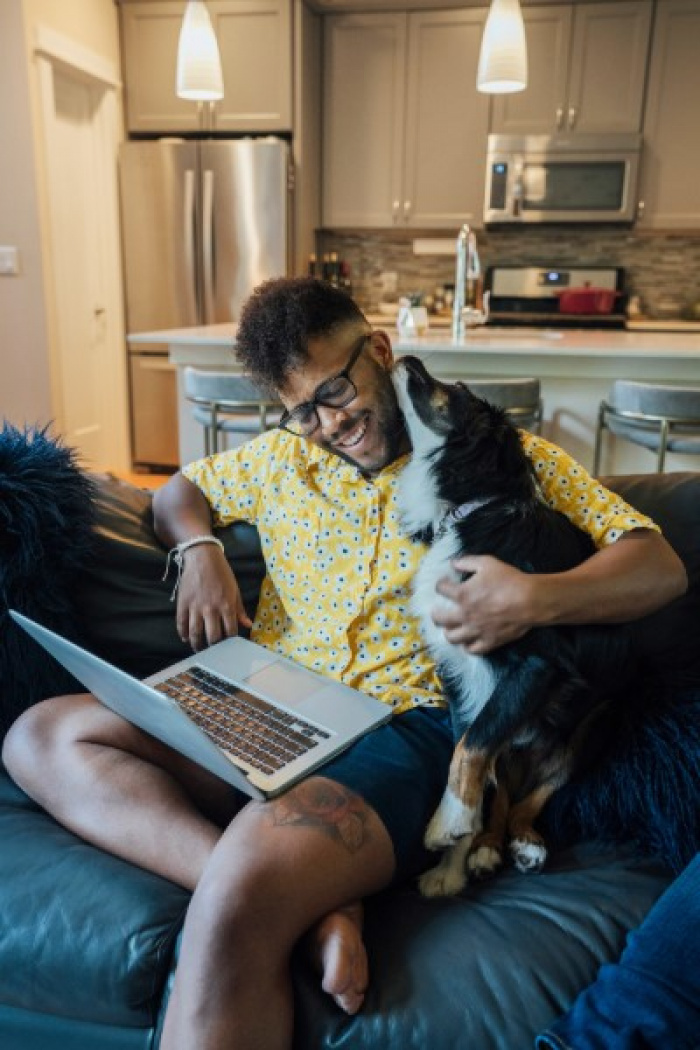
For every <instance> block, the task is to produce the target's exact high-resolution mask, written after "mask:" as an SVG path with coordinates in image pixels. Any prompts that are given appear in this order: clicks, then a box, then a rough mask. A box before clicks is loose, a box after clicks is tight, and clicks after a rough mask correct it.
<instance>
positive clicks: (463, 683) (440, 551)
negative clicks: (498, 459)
mask: <svg viewBox="0 0 700 1050" xmlns="http://www.w3.org/2000/svg"><path fill="white" fill-rule="evenodd" d="M400 400H401V404H402V408H403V410H404V413H405V414H407V416H408V417H409V419H410V429H411V440H412V442H413V458H412V459H411V462H410V463H409V464H407V466H406V467H405V469H404V472H403V474H402V475H401V485H400V489H399V507H400V511H401V521H402V524H403V527H404V528H405V529H406V531H407V532H418V531H419V530H421V529H424V528H426V526H428V525H432V527H433V529H435V530H436V529H437V528H438V525H439V523H440V522H441V521H442V519H443V518H444V516H445V514H446V513H447V512H448V510H449V505H448V504H447V503H446V502H445V501H444V500H441V499H439V497H438V494H437V491H436V486H435V480H434V478H433V475H432V472H431V469H430V464H431V462H432V457H433V456H434V455H435V454H436V453H437V450H438V449H439V447H440V439H439V438H438V437H437V435H435V434H433V433H432V431H430V430H429V429H428V428H427V427H425V426H423V425H422V424H421V423H420V421H419V420H418V418H417V416H416V414H415V411H414V409H413V406H412V405H411V403H410V401H409V400H408V398H407V397H406V396H405V395H404V396H403V397H402V398H400ZM458 555H459V548H458V546H457V536H456V533H455V529H454V526H452V527H450V528H448V529H447V531H446V533H445V535H444V536H441V537H440V538H439V539H436V540H435V542H434V543H433V545H432V547H431V548H430V550H429V551H428V552H427V554H426V556H425V558H424V559H423V561H422V562H421V565H420V567H419V569H418V572H417V573H416V578H415V580H414V584H413V598H412V608H413V612H414V613H415V615H416V616H417V617H418V618H419V619H420V621H421V626H422V630H423V636H424V638H425V640H426V642H427V643H428V647H429V649H430V652H431V654H432V656H433V659H434V660H435V662H436V663H438V664H439V665H440V672H441V674H442V675H443V677H447V678H449V679H450V680H451V681H452V682H454V684H455V685H456V686H457V690H458V695H459V696H460V697H461V704H460V709H461V714H462V717H463V718H464V719H465V720H467V721H468V722H473V721H474V719H475V718H476V716H477V715H478V714H479V712H480V711H481V709H482V708H483V707H484V705H485V704H486V703H487V701H488V699H489V697H490V696H491V693H492V691H493V687H494V680H493V675H492V672H491V668H490V665H489V664H488V662H487V661H486V660H484V659H483V658H482V657H480V656H477V655H475V654H473V653H469V652H467V650H466V649H464V648H463V647H462V646H461V645H453V644H452V643H451V642H448V641H447V639H446V638H445V633H444V630H443V628H442V627H437V626H436V625H435V624H434V623H433V619H432V612H433V610H434V609H435V608H436V607H438V606H439V605H440V604H450V605H451V604H452V603H451V602H450V601H449V599H447V598H444V597H442V596H441V595H439V594H438V593H437V591H436V586H437V583H438V580H441V579H442V578H443V577H444V576H451V577H452V578H454V579H456V578H457V576H456V574H455V571H454V569H453V568H452V565H451V562H452V560H453V559H454V558H456V557H457V556H458Z"/></svg>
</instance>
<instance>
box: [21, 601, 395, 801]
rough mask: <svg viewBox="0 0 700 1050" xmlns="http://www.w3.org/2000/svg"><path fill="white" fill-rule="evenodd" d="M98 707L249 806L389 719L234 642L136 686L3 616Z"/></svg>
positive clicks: (70, 646)
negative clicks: (216, 778)
mask: <svg viewBox="0 0 700 1050" xmlns="http://www.w3.org/2000/svg"><path fill="white" fill-rule="evenodd" d="M10 616H11V617H12V619H13V620H15V622H16V623H18V624H19V625H20V626H21V627H23V628H24V630H25V631H27V633H28V634H30V635H31V636H32V638H34V639H36V641H37V642H39V643H40V644H41V645H42V646H43V647H44V648H45V649H47V650H48V652H50V653H51V655H52V656H54V657H55V658H56V660H58V662H59V663H60V664H63V666H64V667H66V668H67V669H68V670H69V671H70V672H71V674H72V675H73V676H74V677H75V678H77V679H78V681H79V682H82V683H83V685H84V686H86V687H87V688H88V689H89V690H90V692H92V693H93V694H94V695H95V696H96V697H97V699H98V700H100V701H101V702H102V703H103V704H104V705H105V706H106V707H109V708H111V710H112V711H115V712H116V713H117V714H118V715H121V716H122V718H125V719H127V720H128V721H129V722H132V723H133V724H134V725H136V726H139V728H141V729H143V730H145V731H146V732H147V733H150V734H151V736H154V737H156V738H157V739H158V740H162V741H163V743H164V744H168V745H169V746H170V747H172V748H174V749H175V750H176V751H180V752H181V753H182V754H183V755H187V757H188V758H191V759H193V760H194V761H195V762H198V763H199V764H200V765H201V766H204V767H205V768H206V769H208V770H210V771H211V772H212V773H215V774H216V775H217V776H219V777H221V779H222V780H225V781H227V782H228V783H229V784H232V785H233V787H236V788H239V789H240V790H241V791H244V792H246V794H248V795H250V796H251V797H252V798H256V799H264V798H272V797H273V796H274V795H278V794H279V793H280V792H282V791H286V790H287V788H289V787H290V786H291V785H292V784H294V783H296V781H298V780H301V779H302V778H303V777H305V776H307V775H308V774H309V773H311V772H312V771H313V770H315V769H318V767H319V766H321V765H323V763H324V762H327V761H328V760H329V759H331V758H333V757H334V756H335V755H337V754H338V752H340V751H342V750H343V749H344V748H346V747H348V745H349V744H352V743H353V741H355V740H357V739H358V738H359V737H361V736H364V734H365V733H367V732H369V731H370V730H371V729H375V728H376V727H377V726H379V725H381V724H382V723H383V722H387V721H388V720H389V718H390V717H391V709H390V708H389V707H388V705H386V704H383V703H381V702H380V701H379V700H376V699H374V697H371V696H367V695H365V694H364V693H360V692H358V691H357V690H356V689H351V688H350V687H349V686H346V685H342V684H341V683H340V682H335V681H333V679H331V678H325V677H324V676H323V675H319V674H316V673H315V672H314V671H308V670H307V669H306V668H305V667H302V666H301V665H300V664H297V663H295V662H294V661H293V660H288V659H287V658H286V657H283V656H278V655H277V654H276V653H272V652H270V651H269V650H267V649H264V648H263V647H262V646H260V645H255V644H254V643H253V642H249V641H246V640H245V639H244V638H228V639H226V640H225V641H223V642H219V643H218V644H216V645H212V646H211V647H210V648H209V649H205V650H204V651H203V652H201V653H196V654H194V655H193V656H190V657H187V659H185V660H181V661H180V662H179V663H176V664H173V665H172V666H171V667H168V668H166V669H165V670H164V671H159V672H158V673H157V674H154V675H151V676H150V678H146V679H145V680H144V681H143V682H141V681H139V679H137V678H133V677H132V676H131V675H129V674H127V673H126V672H125V671H120V670H119V669H118V668H116V667H114V666H113V665H112V664H110V663H107V661H106V660H102V659H101V658H100V657H99V656H95V655H94V654H93V653H89V652H87V651H86V650H85V649H81V647H80V646H79V645H75V644H74V643H73V642H69V641H68V640H67V639H65V638H62V637H61V636H60V635H58V634H55V633H54V632H53V631H50V630H48V628H46V627H42V626H41V624H38V623H35V622H34V620H30V619H29V618H28V617H27V616H23V615H22V614H21V613H18V612H15V611H14V610H13V609H10Z"/></svg>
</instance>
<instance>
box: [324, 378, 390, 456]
mask: <svg viewBox="0 0 700 1050" xmlns="http://www.w3.org/2000/svg"><path fill="white" fill-rule="evenodd" d="M375 367H376V371H377V396H376V403H375V405H374V408H373V409H372V416H373V420H372V421H371V425H375V426H376V428H377V430H378V432H379V433H380V434H381V437H382V439H383V443H384V450H383V455H382V457H381V460H380V461H378V462H376V463H366V464H365V463H360V462H359V461H358V460H356V459H354V458H353V457H352V456H351V455H350V454H349V453H347V452H344V451H343V449H340V448H338V447H337V446H336V445H335V444H334V443H332V442H326V441H323V442H320V444H321V446H322V447H323V448H325V449H326V450H327V451H328V452H332V453H334V454H335V455H336V456H338V457H339V458H340V459H344V460H346V461H347V462H348V463H352V465H353V466H354V467H357V469H358V470H360V471H361V472H362V473H363V474H368V475H371V474H376V473H377V472H378V471H380V470H383V468H384V467H386V466H388V465H389V464H390V463H393V462H394V460H396V459H398V457H399V456H400V455H402V454H403V453H404V452H408V451H409V449H410V444H409V441H408V435H407V431H406V426H405V424H404V419H403V415H402V413H401V409H400V408H399V403H398V401H397V399H396V391H395V390H394V384H393V383H392V381H391V376H390V373H389V372H386V371H385V370H384V369H383V368H380V367H379V366H378V365H376V366H375ZM363 415H364V413H362V412H360V413H358V415H357V416H355V417H353V419H352V420H351V421H350V422H349V423H348V425H347V426H346V427H344V428H343V432H342V433H341V434H339V435H338V438H339V439H342V436H343V433H345V434H349V433H350V431H351V430H352V429H353V428H354V427H356V426H357V423H358V421H359V420H360V419H361V418H362V416H363Z"/></svg>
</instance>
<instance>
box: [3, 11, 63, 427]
mask: <svg viewBox="0 0 700 1050" xmlns="http://www.w3.org/2000/svg"><path fill="white" fill-rule="evenodd" d="M0 40H2V41H3V62H0V142H2V143H3V147H2V149H1V150H0V244H2V245H14V246H16V247H17V248H19V252H20V266H21V269H20V274H19V276H18V277H0V418H2V417H5V418H7V419H9V420H10V421H11V422H13V423H15V424H23V423H25V422H27V423H33V422H47V421H48V420H49V419H50V418H51V395H50V380H49V365H48V346H47V333H46V325H45V314H44V282H43V275H42V251H41V230H40V224H39V208H38V195H37V184H36V174H35V153H34V137H33V132H32V120H31V110H30V94H29V69H28V66H27V57H26V47H25V32H24V12H23V5H22V3H21V0H3V2H2V3H0Z"/></svg>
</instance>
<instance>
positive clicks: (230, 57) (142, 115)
mask: <svg viewBox="0 0 700 1050" xmlns="http://www.w3.org/2000/svg"><path fill="white" fill-rule="evenodd" d="M290 8H291V0H208V3H207V9H208V11H209V14H210V16H211V19H212V23H213V25H214V28H215V31H216V35H217V39H218V41H219V49H220V52H221V64H222V69H223V76H224V97H223V99H221V101H220V102H217V103H215V104H213V106H211V107H209V105H207V106H206V107H205V108H202V107H199V108H198V106H197V105H196V104H195V103H193V102H188V101H186V100H185V99H180V98H178V97H177V96H176V94H175V75H176V65H177V45H178V39H179V35H180V26H181V25H182V16H183V13H184V10H185V3H184V0H150V2H141V0H123V2H122V5H121V27H122V44H123V55H124V78H125V86H126V114H127V126H128V130H129V131H130V132H155V133H169V132H187V131H198V130H201V129H202V122H203V121H204V123H205V126H206V127H207V128H208V129H211V130H216V131H223V132H227V131H229V132H246V131H251V132H265V131H270V132H273V131H288V130H290V129H291V126H292V80H291V78H292V34H291V10H290Z"/></svg>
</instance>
